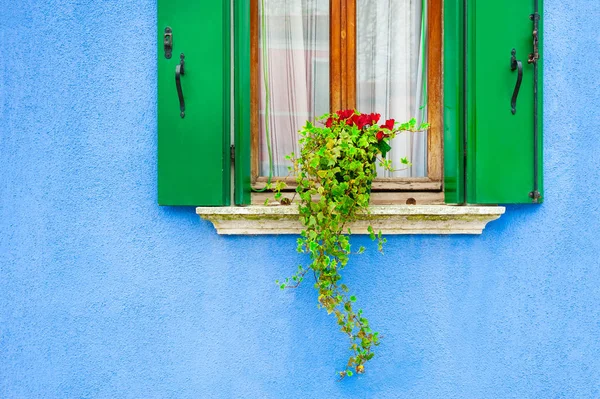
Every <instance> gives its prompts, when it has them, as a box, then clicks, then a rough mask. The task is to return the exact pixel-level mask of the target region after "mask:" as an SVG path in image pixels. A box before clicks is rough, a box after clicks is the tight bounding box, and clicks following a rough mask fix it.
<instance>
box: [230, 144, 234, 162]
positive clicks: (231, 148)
mask: <svg viewBox="0 0 600 399" xmlns="http://www.w3.org/2000/svg"><path fill="white" fill-rule="evenodd" d="M229 158H230V159H231V162H235V145H234V144H232V145H231V146H230V147H229Z"/></svg>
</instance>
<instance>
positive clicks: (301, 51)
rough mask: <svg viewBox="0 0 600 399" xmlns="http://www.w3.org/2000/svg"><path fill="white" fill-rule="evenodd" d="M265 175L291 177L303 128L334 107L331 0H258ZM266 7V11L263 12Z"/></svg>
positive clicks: (262, 162) (261, 115) (262, 164)
mask: <svg viewBox="0 0 600 399" xmlns="http://www.w3.org/2000/svg"><path fill="white" fill-rule="evenodd" d="M258 2H259V7H260V11H261V12H260V17H259V22H260V23H261V29H260V45H259V48H260V50H259V53H260V68H259V69H260V87H261V95H260V105H259V110H260V111H259V112H260V115H259V121H260V122H259V131H260V140H259V142H260V154H261V157H260V173H261V175H262V176H267V175H269V164H270V162H269V151H268V143H267V140H266V134H267V129H268V135H269V137H270V144H271V150H272V155H273V162H272V164H273V170H272V171H271V172H272V174H273V175H274V176H287V175H288V166H289V165H290V163H289V161H287V160H286V159H285V156H286V155H288V154H290V153H291V152H296V153H298V152H299V151H298V138H299V137H298V130H300V129H301V128H302V126H304V124H305V123H306V121H307V120H314V119H315V118H316V117H319V116H321V115H323V114H325V113H327V112H328V111H329V0H258ZM263 7H264V13H263V12H262V10H263Z"/></svg>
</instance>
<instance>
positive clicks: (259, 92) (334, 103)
mask: <svg viewBox="0 0 600 399" xmlns="http://www.w3.org/2000/svg"><path fill="white" fill-rule="evenodd" d="M250 9H251V25H250V26H251V35H250V37H251V57H252V62H251V63H250V67H251V73H250V78H251V81H252V94H251V95H252V109H251V111H250V113H251V118H252V124H251V125H252V129H251V134H252V183H253V185H254V187H255V188H258V189H260V188H263V187H264V185H265V184H266V182H267V181H268V180H269V179H270V178H271V176H273V177H274V178H275V179H284V180H286V182H287V183H288V185H289V187H290V190H291V189H293V187H294V179H293V178H289V177H288V178H286V177H285V176H287V174H288V173H287V166H288V163H287V161H286V160H285V156H286V155H287V154H289V153H291V152H296V153H298V148H297V139H298V137H297V131H298V130H299V129H300V128H301V127H302V126H303V125H304V123H305V121H306V120H314V119H315V118H316V117H318V116H320V115H322V114H324V113H327V112H330V111H335V110H338V109H354V108H356V109H358V110H360V111H361V112H380V113H382V119H384V120H385V119H388V118H394V119H396V120H398V121H406V120H408V119H410V118H412V117H416V118H418V120H419V122H421V121H425V120H430V121H432V122H433V123H432V129H431V130H430V131H429V132H420V133H410V134H409V133H406V134H401V135H399V136H398V137H397V138H396V139H395V140H394V143H392V148H393V150H392V153H391V154H390V156H391V157H392V158H391V159H396V158H397V159H400V158H401V157H403V156H408V157H409V158H410V159H411V161H412V163H413V166H412V167H411V168H409V169H408V170H404V171H398V172H395V173H393V174H391V173H390V172H387V171H383V170H379V176H380V178H378V179H377V181H376V182H375V184H374V192H373V194H372V201H373V203H376V204H398V203H401V204H404V203H407V202H409V203H414V202H416V203H419V204H432V203H443V201H444V197H443V192H442V150H443V148H442V131H443V126H442V123H441V115H442V112H441V89H442V85H441V80H442V69H441V65H442V64H441V63H442V49H441V38H442V32H441V29H440V27H441V18H442V13H441V0H429V1H423V0H409V1H406V2H391V1H390V2H381V1H377V0H331V1H330V0H292V1H289V0H252V1H251V2H250ZM267 138H268V140H267ZM267 141H268V143H267ZM269 152H270V154H269ZM271 160H272V161H271ZM268 195H269V194H268V193H265V194H261V193H254V194H253V201H252V202H253V203H257V204H260V203H262V202H264V199H265V197H267V196H268Z"/></svg>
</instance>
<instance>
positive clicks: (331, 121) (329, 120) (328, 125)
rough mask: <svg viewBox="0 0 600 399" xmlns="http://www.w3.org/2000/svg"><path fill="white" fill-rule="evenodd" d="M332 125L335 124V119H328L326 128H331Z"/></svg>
mask: <svg viewBox="0 0 600 399" xmlns="http://www.w3.org/2000/svg"><path fill="white" fill-rule="evenodd" d="M332 124H333V118H328V119H327V122H325V126H326V127H331V125H332Z"/></svg>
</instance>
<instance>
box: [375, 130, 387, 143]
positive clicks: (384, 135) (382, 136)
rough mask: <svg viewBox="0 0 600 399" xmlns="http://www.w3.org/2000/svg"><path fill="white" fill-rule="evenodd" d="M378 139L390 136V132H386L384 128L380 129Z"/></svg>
mask: <svg viewBox="0 0 600 399" xmlns="http://www.w3.org/2000/svg"><path fill="white" fill-rule="evenodd" d="M376 137H377V141H381V140H383V139H384V138H386V137H389V135H388V134H385V133H384V131H383V130H380V131H379V132H377V136H376Z"/></svg>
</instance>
